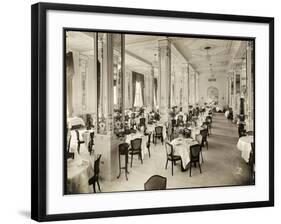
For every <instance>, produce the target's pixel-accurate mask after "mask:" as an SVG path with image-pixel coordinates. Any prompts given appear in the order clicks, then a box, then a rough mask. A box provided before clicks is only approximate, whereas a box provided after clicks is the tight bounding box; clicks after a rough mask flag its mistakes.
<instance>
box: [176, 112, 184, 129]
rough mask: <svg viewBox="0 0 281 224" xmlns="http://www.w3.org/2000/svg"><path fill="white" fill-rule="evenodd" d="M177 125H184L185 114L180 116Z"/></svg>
mask: <svg viewBox="0 0 281 224" xmlns="http://www.w3.org/2000/svg"><path fill="white" fill-rule="evenodd" d="M177 126H180V127H183V126H184V121H183V116H182V115H179V116H178V120H177Z"/></svg>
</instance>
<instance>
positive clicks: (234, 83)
mask: <svg viewBox="0 0 281 224" xmlns="http://www.w3.org/2000/svg"><path fill="white" fill-rule="evenodd" d="M64 44H65V52H64V53H65V55H64V62H65V63H64V66H65V68H64V71H65V74H64V79H65V88H64V91H65V94H64V95H65V99H64V100H65V114H64V117H65V119H64V122H65V139H64V143H65V144H64V148H63V152H64V163H65V166H64V173H65V175H64V177H65V178H64V180H63V182H64V186H65V191H64V193H65V194H81V193H104V192H129V191H146V190H172V189H174V190H175V189H188V188H199V187H229V186H244V185H255V144H254V142H255V141H254V136H255V133H254V131H255V117H254V115H255V99H254V92H255V85H254V84H255V60H254V59H255V55H254V48H255V44H254V39H249V38H246V37H245V38H242V37H240V38H235V37H215V36H202V35H201V36H199V35H197V36H196V35H189V36H188V35H180V34H154V33H120V32H119V33H118V32H112V31H111V32H104V31H102V32H99V31H95V30H93V31H90V30H74V29H73V30H71V29H65V30H64Z"/></svg>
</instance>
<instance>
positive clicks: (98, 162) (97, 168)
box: [94, 154, 101, 176]
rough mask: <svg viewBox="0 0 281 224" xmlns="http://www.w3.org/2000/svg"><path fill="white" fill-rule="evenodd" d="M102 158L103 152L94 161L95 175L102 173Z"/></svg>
mask: <svg viewBox="0 0 281 224" xmlns="http://www.w3.org/2000/svg"><path fill="white" fill-rule="evenodd" d="M100 158H101V154H98V158H97V159H96V160H95V163H94V175H95V176H97V175H99V173H100Z"/></svg>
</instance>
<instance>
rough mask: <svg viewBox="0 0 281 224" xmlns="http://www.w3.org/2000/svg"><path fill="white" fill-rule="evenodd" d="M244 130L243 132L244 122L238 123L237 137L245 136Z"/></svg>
mask: <svg viewBox="0 0 281 224" xmlns="http://www.w3.org/2000/svg"><path fill="white" fill-rule="evenodd" d="M245 134H246V132H245V129H244V124H238V135H239V138H240V137H242V136H245Z"/></svg>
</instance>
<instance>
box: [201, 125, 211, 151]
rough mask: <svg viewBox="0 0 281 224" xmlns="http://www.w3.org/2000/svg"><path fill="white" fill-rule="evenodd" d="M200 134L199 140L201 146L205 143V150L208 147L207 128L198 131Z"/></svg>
mask: <svg viewBox="0 0 281 224" xmlns="http://www.w3.org/2000/svg"><path fill="white" fill-rule="evenodd" d="M200 134H201V136H202V140H201V147H204V146H205V145H206V146H207V150H208V149H209V144H208V130H207V129H203V130H201V131H200Z"/></svg>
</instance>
